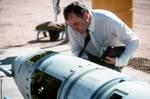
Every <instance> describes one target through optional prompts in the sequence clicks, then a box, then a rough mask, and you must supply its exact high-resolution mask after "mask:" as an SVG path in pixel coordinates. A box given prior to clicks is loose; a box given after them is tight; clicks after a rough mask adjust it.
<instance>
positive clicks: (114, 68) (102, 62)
mask: <svg viewBox="0 0 150 99" xmlns="http://www.w3.org/2000/svg"><path fill="white" fill-rule="evenodd" d="M87 55H88V60H89V61H91V62H94V63H96V64H99V65H102V66H105V67H108V68H110V69H113V70H116V71H118V72H121V70H122V69H123V67H116V66H115V65H114V64H107V63H105V62H104V61H101V59H100V58H99V57H96V56H94V55H92V54H89V53H88V54H87Z"/></svg>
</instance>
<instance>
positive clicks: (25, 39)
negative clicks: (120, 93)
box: [0, 0, 150, 99]
mask: <svg viewBox="0 0 150 99" xmlns="http://www.w3.org/2000/svg"><path fill="white" fill-rule="evenodd" d="M72 1H73V0H61V3H60V5H61V9H63V7H64V6H65V5H67V4H69V2H72ZM79 1H80V0H79ZM83 1H85V3H86V4H87V5H88V6H89V7H91V0H83ZM149 9H150V1H149V0H133V10H134V14H133V19H134V20H133V23H134V24H133V26H134V27H133V30H134V31H135V32H136V33H137V34H138V36H139V38H140V47H139V49H138V50H137V51H136V53H135V55H134V57H135V59H134V60H133V61H132V62H131V65H130V66H132V67H134V68H136V67H138V69H141V70H144V71H147V70H148V71H150V68H149V67H150V61H149V59H150V52H149V50H150V43H149V41H150V33H149V31H150V20H149V18H150V11H149ZM45 21H55V16H54V11H53V6H52V0H0V57H1V56H2V54H3V53H4V52H5V50H13V48H15V49H17V48H20V49H21V48H26V47H31V48H35V49H36V48H37V47H38V48H39V47H40V48H50V47H53V46H55V45H56V44H57V43H59V42H61V41H58V42H50V41H49V38H45V39H42V40H41V41H37V40H36V36H37V32H36V31H35V26H36V25H38V24H40V23H42V22H45ZM58 21H59V22H64V20H63V17H62V13H61V15H60V16H59V17H58ZM63 48H64V49H61V50H66V47H65V46H64V47H63ZM53 49H54V48H53ZM59 49H60V48H57V47H56V48H55V49H54V50H59ZM15 51H16V50H15ZM17 51H19V50H17ZM13 52H14V51H10V53H11V54H13ZM20 52H21V51H20ZM20 52H18V53H20ZM10 53H8V54H10ZM4 54H5V53H4ZM6 56H8V55H6ZM139 59H140V60H139ZM134 65H135V66H134ZM141 67H142V68H144V69H142V68H141ZM125 71H127V72H126V73H125V74H129V73H130V74H132V72H133V71H135V70H134V69H132V68H131V69H130V70H125ZM138 72H139V71H138ZM138 74H140V73H138ZM141 74H143V73H141ZM133 75H134V76H137V73H133ZM140 77H141V78H142V79H143V78H149V75H148V77H145V75H141V76H140ZM140 77H139V78H140ZM9 79H10V78H9ZM9 79H8V78H5V79H4V87H5V88H4V91H3V92H4V95H7V94H9V95H10V96H12V97H11V99H23V98H22V96H21V95H20V93H19V92H18V90H17V88H15V89H14V87H16V85H15V84H14V82H13V81H11V82H10V80H9ZM146 80H147V79H146ZM12 90H13V91H14V92H15V93H18V95H16V94H14V93H13V94H12ZM6 92H7V94H6ZM9 95H8V96H9Z"/></svg>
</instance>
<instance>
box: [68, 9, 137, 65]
mask: <svg viewBox="0 0 150 99" xmlns="http://www.w3.org/2000/svg"><path fill="white" fill-rule="evenodd" d="M89 11H90V10H89ZM90 14H91V16H92V17H91V18H92V19H91V23H90V26H89V28H88V29H89V31H90V36H91V40H90V41H89V43H88V45H87V47H86V50H85V52H88V53H90V54H92V55H95V56H97V57H101V55H102V54H103V52H104V51H105V50H106V48H107V47H108V46H121V45H124V46H125V51H124V52H123V53H122V55H121V56H120V57H116V64H115V65H116V66H125V65H127V63H128V60H129V59H130V57H131V56H132V54H133V53H134V51H135V50H136V49H137V48H138V46H139V39H138V36H137V35H136V33H134V32H133V31H132V30H131V29H130V28H129V27H128V26H127V25H126V24H124V23H123V22H122V21H121V20H120V19H119V18H118V17H117V16H116V15H114V14H113V13H111V12H109V11H106V10H100V9H98V10H92V11H90ZM68 33H69V41H70V45H71V49H72V53H73V55H75V56H78V54H79V52H80V49H81V48H82V47H83V45H84V38H85V36H84V35H81V34H80V33H77V32H76V31H74V30H73V29H72V28H71V27H68ZM83 58H87V55H86V54H85V53H83Z"/></svg>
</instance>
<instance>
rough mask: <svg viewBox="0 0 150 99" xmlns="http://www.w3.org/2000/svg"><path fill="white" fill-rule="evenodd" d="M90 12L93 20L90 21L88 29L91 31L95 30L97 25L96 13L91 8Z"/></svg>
mask: <svg viewBox="0 0 150 99" xmlns="http://www.w3.org/2000/svg"><path fill="white" fill-rule="evenodd" d="M89 13H90V15H91V22H90V25H89V27H88V29H89V30H90V31H91V32H94V27H95V17H94V14H93V12H92V11H91V10H89Z"/></svg>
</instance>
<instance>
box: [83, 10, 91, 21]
mask: <svg viewBox="0 0 150 99" xmlns="http://www.w3.org/2000/svg"><path fill="white" fill-rule="evenodd" d="M83 19H84V20H86V21H87V22H89V19H90V14H89V13H87V12H84V14H83Z"/></svg>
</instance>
